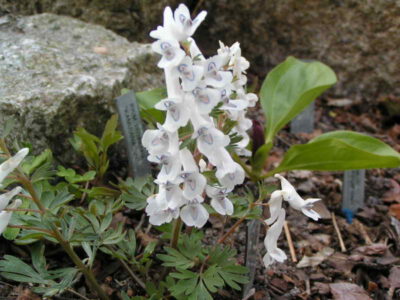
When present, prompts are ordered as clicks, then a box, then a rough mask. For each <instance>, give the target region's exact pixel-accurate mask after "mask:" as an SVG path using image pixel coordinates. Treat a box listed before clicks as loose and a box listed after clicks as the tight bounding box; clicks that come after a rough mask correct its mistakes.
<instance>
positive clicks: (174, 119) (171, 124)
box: [155, 98, 190, 132]
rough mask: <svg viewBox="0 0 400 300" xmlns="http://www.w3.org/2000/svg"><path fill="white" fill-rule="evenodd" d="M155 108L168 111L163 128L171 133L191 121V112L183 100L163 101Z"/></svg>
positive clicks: (168, 99)
mask: <svg viewBox="0 0 400 300" xmlns="http://www.w3.org/2000/svg"><path fill="white" fill-rule="evenodd" d="M155 108H157V109H159V110H165V111H167V117H166V119H165V123H164V124H163V127H164V128H165V129H166V130H168V131H170V132H175V131H177V130H178V128H180V127H183V126H185V125H186V124H187V122H188V121H189V117H190V110H189V107H187V105H186V104H185V103H184V102H183V101H182V99H172V98H167V99H163V100H161V101H160V102H158V103H157V104H156V105H155Z"/></svg>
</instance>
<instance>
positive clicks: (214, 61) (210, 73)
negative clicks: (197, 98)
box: [204, 55, 233, 88]
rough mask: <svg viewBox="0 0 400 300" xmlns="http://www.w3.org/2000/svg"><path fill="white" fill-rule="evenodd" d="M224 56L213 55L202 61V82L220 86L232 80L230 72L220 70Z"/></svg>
mask: <svg viewBox="0 0 400 300" xmlns="http://www.w3.org/2000/svg"><path fill="white" fill-rule="evenodd" d="M223 61H224V58H223V57H221V56H219V55H215V56H213V57H211V58H209V59H207V60H206V61H205V62H204V77H205V78H204V82H205V83H206V84H207V85H211V86H213V87H216V88H222V87H224V86H226V85H228V84H230V83H231V82H232V78H233V76H232V73H231V72H229V71H222V70H221V68H222V67H223Z"/></svg>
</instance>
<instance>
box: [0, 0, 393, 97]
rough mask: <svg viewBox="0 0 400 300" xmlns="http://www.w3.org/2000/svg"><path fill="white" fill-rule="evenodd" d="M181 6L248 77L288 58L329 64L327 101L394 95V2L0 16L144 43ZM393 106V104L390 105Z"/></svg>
mask: <svg viewBox="0 0 400 300" xmlns="http://www.w3.org/2000/svg"><path fill="white" fill-rule="evenodd" d="M180 2H184V3H186V4H187V5H188V6H189V8H190V9H191V11H193V10H195V11H197V12H198V11H200V10H202V9H205V10H207V11H208V16H207V18H206V20H205V22H204V23H203V24H202V26H200V28H199V30H198V32H197V33H196V36H195V37H196V39H197V40H198V44H199V46H200V48H202V50H203V51H204V52H205V53H206V54H209V55H212V54H213V53H215V50H216V48H218V40H221V41H223V42H224V43H227V44H232V43H233V42H235V41H240V43H241V46H242V49H243V55H244V56H245V57H247V58H248V59H249V60H250V62H251V72H253V73H255V74H256V75H259V76H261V77H262V76H264V75H265V74H266V73H267V72H268V71H269V70H270V69H271V68H272V67H273V66H275V65H276V64H278V63H279V62H281V61H282V60H284V59H285V58H286V57H287V56H289V55H293V56H296V57H299V58H306V59H317V60H320V61H322V62H324V63H326V64H328V65H329V66H331V67H332V68H333V69H334V70H335V72H336V73H337V75H338V78H339V82H338V84H336V86H335V87H334V88H333V89H332V90H330V93H331V95H333V96H334V97H346V98H350V99H351V100H357V101H360V100H362V101H375V100H377V99H378V98H379V99H385V98H391V99H392V100H393V99H398V97H399V95H400V55H399V48H400V1H398V0H279V1H278V0H266V1H262V0H247V1H239V0H218V1H207V0H205V1H202V0H200V1H198V0H192V1H175V0H169V1H168V0H146V1H145V0H112V1H111V0H109V1H105V0H17V1H15V0H0V14H6V13H14V14H23V15H29V14H37V13H42V12H51V13H55V14H62V15H69V16H73V17H75V18H79V19H81V20H84V21H86V22H91V23H96V24H100V25H103V26H105V27H106V28H108V29H111V30H113V31H115V32H116V33H118V34H120V35H122V36H124V37H126V38H128V39H129V40H130V41H140V42H150V41H151V40H150V39H149V37H148V33H149V31H150V30H151V29H153V28H155V27H156V26H157V25H158V24H160V23H161V22H162V10H163V8H164V7H165V5H171V6H172V8H175V7H176V6H177V5H178V3H180ZM396 101H398V100H396Z"/></svg>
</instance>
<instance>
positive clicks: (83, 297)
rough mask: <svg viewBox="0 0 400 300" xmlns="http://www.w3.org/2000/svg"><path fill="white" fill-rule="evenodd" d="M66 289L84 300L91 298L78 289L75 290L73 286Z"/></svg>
mask: <svg viewBox="0 0 400 300" xmlns="http://www.w3.org/2000/svg"><path fill="white" fill-rule="evenodd" d="M66 290H67V291H68V292H70V293H72V294H74V295H75V296H78V297H79V298H82V299H84V300H90V299H89V298H88V297H86V296H84V295H82V294H80V293H78V292H77V291H75V290H74V289H72V288H67V289H66Z"/></svg>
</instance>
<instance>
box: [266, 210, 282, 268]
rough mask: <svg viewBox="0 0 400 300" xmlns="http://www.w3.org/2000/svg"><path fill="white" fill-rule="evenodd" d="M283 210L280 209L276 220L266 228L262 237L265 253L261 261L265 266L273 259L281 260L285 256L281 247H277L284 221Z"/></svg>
mask: <svg viewBox="0 0 400 300" xmlns="http://www.w3.org/2000/svg"><path fill="white" fill-rule="evenodd" d="M285 215H286V213H285V210H284V209H283V208H281V209H280V211H279V214H278V218H277V220H276V222H275V223H274V224H273V225H272V226H271V227H270V228H269V229H268V231H267V235H266V237H265V239H264V245H265V248H266V249H267V253H266V254H265V255H264V258H263V261H264V264H265V266H266V267H268V266H269V265H271V264H272V263H273V262H274V261H275V260H276V261H278V262H283V261H284V260H286V258H287V256H286V254H285V252H283V250H282V249H280V248H278V245H277V244H278V239H279V236H280V235H281V233H282V228H283V223H284V222H285Z"/></svg>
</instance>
